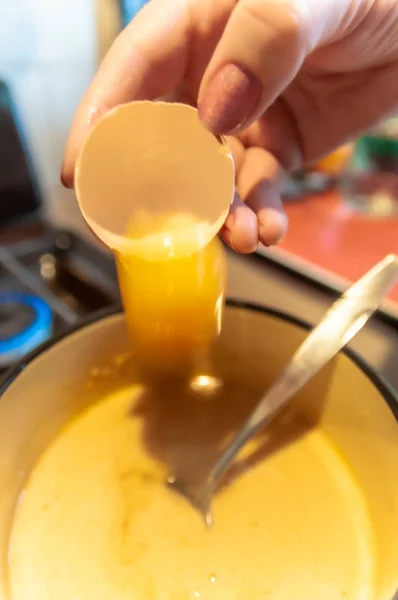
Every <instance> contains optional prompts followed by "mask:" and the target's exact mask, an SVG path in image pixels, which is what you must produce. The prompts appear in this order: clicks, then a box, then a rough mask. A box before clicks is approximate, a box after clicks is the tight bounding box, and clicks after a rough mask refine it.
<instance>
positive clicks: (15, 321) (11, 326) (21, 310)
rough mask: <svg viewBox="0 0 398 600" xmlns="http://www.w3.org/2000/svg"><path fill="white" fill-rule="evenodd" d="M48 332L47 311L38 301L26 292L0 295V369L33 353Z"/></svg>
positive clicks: (38, 298)
mask: <svg viewBox="0 0 398 600" xmlns="http://www.w3.org/2000/svg"><path fill="white" fill-rule="evenodd" d="M51 331H52V313H51V308H50V307H49V305H48V304H47V302H45V301H44V300H43V299H42V298H40V297H39V296H34V295H32V294H27V293H26V292H8V293H2V294H0V368H1V367H8V366H10V365H11V364H12V363H13V362H15V361H17V360H19V359H21V358H22V357H23V356H24V355H25V354H27V353H28V352H30V351H31V350H34V348H36V346H38V345H39V344H41V343H42V342H44V341H45V340H47V339H48V338H49V337H50V336H51Z"/></svg>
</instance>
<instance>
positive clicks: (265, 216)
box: [257, 208, 288, 246]
mask: <svg viewBox="0 0 398 600" xmlns="http://www.w3.org/2000/svg"><path fill="white" fill-rule="evenodd" d="M257 216H258V227H259V239H260V242H261V243H262V244H264V245H265V246H275V245H276V244H278V243H280V242H281V241H282V240H283V238H284V237H285V235H286V232H287V227H288V218H287V216H286V213H284V212H283V210H282V209H281V210H276V209H275V208H263V209H262V210H261V211H259V213H258V215H257Z"/></svg>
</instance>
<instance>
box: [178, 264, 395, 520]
mask: <svg viewBox="0 0 398 600" xmlns="http://www.w3.org/2000/svg"><path fill="white" fill-rule="evenodd" d="M397 278H398V256H396V255H394V254H390V255H388V256H386V257H385V258H384V259H383V260H382V261H381V262H380V263H378V264H377V265H376V266H375V267H373V268H372V269H371V270H370V271H369V272H368V273H366V275H364V276H363V277H362V278H361V279H360V280H359V281H357V282H356V283H355V284H354V285H352V286H351V287H350V288H349V289H348V290H347V291H346V292H345V293H344V294H343V295H342V296H341V297H340V298H339V299H338V300H337V301H336V302H335V303H334V304H333V305H332V306H331V308H330V309H329V310H328V312H327V313H326V315H325V316H324V317H323V319H322V320H321V321H320V323H319V325H318V326H317V327H316V328H315V329H313V331H311V333H310V334H309V336H308V337H307V338H306V339H305V340H304V342H303V344H302V345H301V346H300V347H299V349H298V350H297V351H296V353H295V354H294V356H293V358H292V359H291V361H290V362H289V363H288V365H287V366H286V367H285V369H284V370H283V371H282V373H281V374H280V375H279V377H278V378H277V379H276V381H275V382H274V384H273V385H272V386H271V387H270V389H269V390H268V391H267V392H266V393H265V395H264V396H263V398H262V400H261V401H260V402H259V404H258V405H257V407H256V408H255V409H254V411H253V412H252V414H251V415H250V416H249V418H248V419H247V421H246V423H245V424H244V425H243V427H242V428H241V429H240V431H239V432H238V433H237V435H236V437H235V438H234V439H233V440H232V442H231V443H230V444H229V445H228V446H227V448H226V450H225V451H224V452H223V454H222V455H221V456H220V458H219V459H218V460H217V462H216V463H215V465H214V467H213V468H212V469H211V471H210V472H209V475H208V476H207V478H206V480H205V481H204V482H203V483H200V484H191V483H190V482H188V481H183V480H178V479H176V478H175V477H170V478H169V480H168V483H169V485H170V486H171V487H172V488H173V489H175V490H176V491H178V492H179V493H181V494H182V495H184V496H185V497H186V498H187V499H188V500H189V501H190V502H191V504H192V505H193V506H194V507H195V508H197V509H198V510H199V511H200V513H201V514H202V516H203V517H204V519H205V522H206V524H207V525H208V526H210V525H211V524H212V522H213V519H212V513H211V500H212V496H213V493H214V491H215V490H216V488H217V487H218V485H219V484H220V482H221V480H222V478H223V476H224V475H225V473H226V471H227V470H228V468H229V467H230V465H231V463H232V461H233V460H234V458H235V457H236V455H237V454H238V453H239V451H240V450H241V449H242V447H243V446H244V445H245V444H246V443H247V442H248V441H249V440H250V439H251V438H252V437H253V436H254V435H256V434H257V433H258V432H259V431H260V430H261V429H263V428H264V427H265V426H266V425H268V424H269V423H270V422H271V421H272V420H273V419H274V417H276V415H277V414H278V413H280V411H281V410H282V409H283V408H284V407H285V406H286V405H287V404H288V403H289V401H290V400H291V398H292V397H293V396H294V395H295V394H296V393H297V392H298V391H299V390H300V389H301V388H302V387H303V386H304V385H305V384H306V383H307V382H308V381H309V380H310V379H311V378H312V377H314V375H315V374H316V373H317V372H318V371H319V370H320V369H321V368H322V367H324V366H325V365H326V364H327V363H328V362H329V361H330V360H331V359H332V358H333V357H334V356H335V355H336V354H337V353H338V352H339V351H340V350H342V348H343V347H344V346H345V345H346V344H348V342H349V341H350V340H351V339H352V338H353V337H354V336H355V335H356V334H357V333H358V331H360V330H361V329H362V327H363V326H364V325H365V323H366V322H367V321H368V319H369V318H370V317H371V315H372V314H373V313H374V312H375V311H376V310H377V308H378V307H379V305H380V303H381V302H382V300H383V298H384V297H385V295H386V294H387V293H388V291H389V289H390V288H391V287H392V285H393V284H394V282H395V281H396V279H397Z"/></svg>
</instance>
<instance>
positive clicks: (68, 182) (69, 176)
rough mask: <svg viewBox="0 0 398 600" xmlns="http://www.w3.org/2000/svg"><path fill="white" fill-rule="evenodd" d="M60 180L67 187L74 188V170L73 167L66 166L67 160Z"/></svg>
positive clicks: (63, 165)
mask: <svg viewBox="0 0 398 600" xmlns="http://www.w3.org/2000/svg"><path fill="white" fill-rule="evenodd" d="M60 180H61V183H62V185H63V186H64V187H66V188H67V189H71V188H73V172H72V170H71V169H68V167H67V166H65V162H64V163H63V164H62V167H61V174H60Z"/></svg>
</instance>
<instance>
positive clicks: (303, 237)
mask: <svg viewBox="0 0 398 600" xmlns="http://www.w3.org/2000/svg"><path fill="white" fill-rule="evenodd" d="M285 209H286V212H287V214H288V217H289V231H288V234H287V236H286V238H285V239H284V241H283V242H282V244H281V246H280V247H281V249H282V250H284V251H286V252H288V253H289V254H294V255H295V256H298V257H300V258H302V259H305V260H306V261H308V262H310V263H312V264H313V265H316V266H317V267H320V268H323V269H327V270H328V271H329V272H331V273H333V274H335V275H338V276H340V277H344V278H345V279H348V280H349V281H355V280H356V279H358V278H359V277H361V275H363V274H364V273H365V272H366V271H367V270H368V269H370V268H371V267H372V266H373V265H374V264H375V263H377V262H378V261H379V260H381V259H382V258H383V257H384V256H385V255H386V254H389V253H391V252H393V253H396V254H398V218H391V219H376V218H372V217H367V216H363V215H360V214H358V213H356V212H353V211H352V210H351V209H350V208H349V207H347V206H346V204H345V203H344V202H343V200H342V199H341V197H340V195H339V194H337V193H336V192H328V193H327V194H324V195H323V196H317V197H310V198H303V199H302V200H299V201H296V202H292V203H291V204H290V203H287V204H286V205H285ZM389 297H390V299H391V300H394V301H395V302H397V303H398V285H396V286H395V287H394V288H393V290H392V292H391V293H390V296H389Z"/></svg>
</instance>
